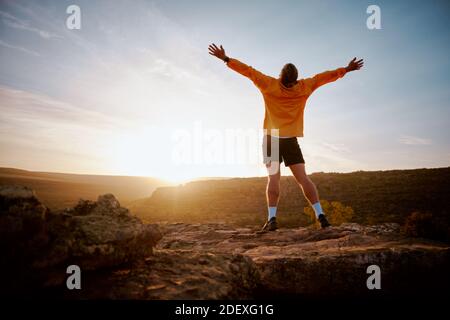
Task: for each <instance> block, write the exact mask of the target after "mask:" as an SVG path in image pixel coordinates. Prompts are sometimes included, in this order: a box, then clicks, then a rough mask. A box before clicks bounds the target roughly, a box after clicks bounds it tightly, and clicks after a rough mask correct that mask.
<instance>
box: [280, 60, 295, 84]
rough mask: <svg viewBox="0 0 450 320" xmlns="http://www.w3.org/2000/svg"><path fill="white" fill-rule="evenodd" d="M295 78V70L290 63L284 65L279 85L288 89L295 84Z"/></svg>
mask: <svg viewBox="0 0 450 320" xmlns="http://www.w3.org/2000/svg"><path fill="white" fill-rule="evenodd" d="M297 77H298V71H297V68H296V67H295V66H294V65H293V64H292V63H287V64H285V65H284V67H283V69H282V70H281V74H280V78H281V83H282V84H283V85H284V86H285V87H288V88H290V87H292V86H293V85H294V84H296V83H297Z"/></svg>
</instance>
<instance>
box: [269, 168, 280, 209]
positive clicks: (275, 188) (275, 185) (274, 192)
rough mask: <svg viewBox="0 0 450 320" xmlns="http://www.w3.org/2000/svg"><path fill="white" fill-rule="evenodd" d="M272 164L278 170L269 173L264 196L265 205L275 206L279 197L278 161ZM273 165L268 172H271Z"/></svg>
mask: <svg viewBox="0 0 450 320" xmlns="http://www.w3.org/2000/svg"><path fill="white" fill-rule="evenodd" d="M272 166H277V168H278V170H276V172H277V173H275V174H269V176H268V179H267V188H266V196H267V205H268V206H269V207H276V206H277V204H278V199H279V197H280V163H279V162H273V161H272ZM273 172H274V170H273V167H272V169H271V170H270V173H273Z"/></svg>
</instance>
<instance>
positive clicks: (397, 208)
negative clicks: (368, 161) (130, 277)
mask: <svg viewBox="0 0 450 320" xmlns="http://www.w3.org/2000/svg"><path fill="white" fill-rule="evenodd" d="M310 177H311V179H312V180H313V181H314V182H315V183H316V185H317V188H318V190H319V193H320V196H321V199H323V200H326V202H324V207H325V212H326V213H327V214H328V215H330V220H332V221H333V222H334V223H335V224H336V223H337V224H340V223H342V222H357V223H360V224H376V223H383V222H397V223H400V224H402V225H403V224H404V223H405V221H406V218H407V217H408V216H409V215H410V214H411V213H413V212H415V211H419V212H430V213H432V214H433V219H436V220H439V221H448V220H449V217H450V202H449V201H448V195H449V194H450V184H449V181H450V168H439V169H416V170H391V171H373V172H364V171H358V172H352V173H314V174H312V175H311V176H310ZM265 185H266V178H239V179H225V180H213V181H196V182H191V183H187V184H185V185H180V186H177V187H164V188H158V189H157V190H155V192H154V193H153V195H152V196H151V197H150V198H147V199H142V200H139V201H136V202H133V203H131V204H130V205H129V206H128V207H129V208H130V209H131V210H132V211H133V212H135V213H136V214H138V215H139V216H141V217H142V218H144V219H145V220H146V221H149V222H159V221H168V222H175V221H179V222H199V223H200V222H202V223H204V222H227V223H233V224H238V225H249V226H256V225H260V224H262V223H264V220H265V219H266V218H267V209H266V203H265ZM305 207H308V203H307V201H306V200H305V199H304V197H303V195H302V193H301V191H300V189H299V187H298V185H297V183H296V182H295V180H294V179H293V177H282V179H281V198H280V203H279V209H278V212H279V214H278V220H279V223H280V225H283V226H285V227H298V226H307V225H310V224H311V217H310V215H311V211H310V210H309V209H306V210H305ZM305 211H306V212H305ZM305 213H306V214H305ZM334 219H336V220H334ZM441 223H442V222H441Z"/></svg>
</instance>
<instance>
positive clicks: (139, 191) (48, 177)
mask: <svg viewBox="0 0 450 320" xmlns="http://www.w3.org/2000/svg"><path fill="white" fill-rule="evenodd" d="M5 184H16V185H25V186H28V187H30V188H32V189H34V190H35V191H36V195H37V196H38V198H39V199H40V200H41V201H42V202H43V203H44V204H45V205H46V206H47V207H49V208H50V209H54V210H56V209H62V208H65V207H70V206H73V205H74V204H75V203H76V202H78V200H79V199H80V198H83V199H90V200H95V199H97V197H98V196H99V195H100V194H105V193H112V194H114V195H115V196H116V197H117V198H118V199H119V201H120V202H121V203H122V204H124V205H126V204H128V203H129V202H131V201H133V200H136V199H139V198H142V197H147V196H150V195H151V194H152V192H153V191H154V190H155V188H157V187H159V186H162V185H165V183H164V182H163V181H160V180H158V179H153V178H145V177H127V176H101V175H81V174H80V175H79V174H67V173H48V172H33V171H26V170H19V169H12V168H0V185H5Z"/></svg>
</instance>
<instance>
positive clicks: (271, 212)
mask: <svg viewBox="0 0 450 320" xmlns="http://www.w3.org/2000/svg"><path fill="white" fill-rule="evenodd" d="M268 211H269V219H268V220H270V219H272V218H275V217H276V216H277V207H269V208H268Z"/></svg>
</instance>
